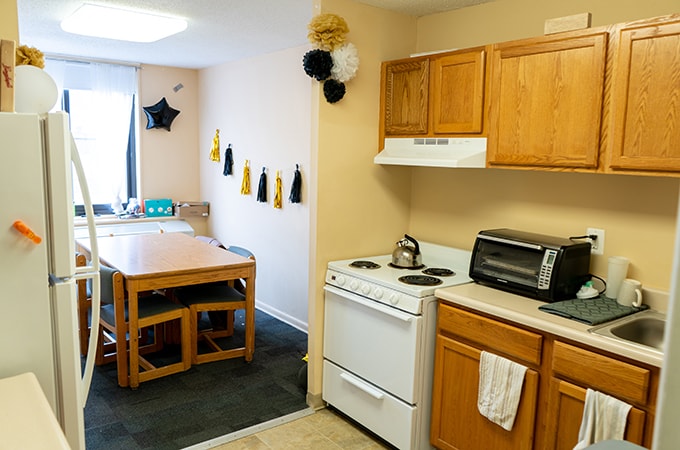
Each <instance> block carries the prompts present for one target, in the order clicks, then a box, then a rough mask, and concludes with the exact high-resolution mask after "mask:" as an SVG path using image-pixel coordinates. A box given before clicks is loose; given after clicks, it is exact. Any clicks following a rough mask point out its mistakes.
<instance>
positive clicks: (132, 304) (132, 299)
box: [128, 283, 139, 389]
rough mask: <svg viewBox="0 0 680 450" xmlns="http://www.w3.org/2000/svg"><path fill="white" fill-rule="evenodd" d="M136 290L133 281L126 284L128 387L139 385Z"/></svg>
mask: <svg viewBox="0 0 680 450" xmlns="http://www.w3.org/2000/svg"><path fill="white" fill-rule="evenodd" d="M137 294H138V292H137V286H135V284H134V283H129V285H128V322H129V324H130V325H129V328H128V334H129V336H130V387H131V388H132V389H137V387H139V336H138V333H137V331H138V329H139V320H138V319H139V318H138V312H139V308H138V302H137V300H138V295H137Z"/></svg>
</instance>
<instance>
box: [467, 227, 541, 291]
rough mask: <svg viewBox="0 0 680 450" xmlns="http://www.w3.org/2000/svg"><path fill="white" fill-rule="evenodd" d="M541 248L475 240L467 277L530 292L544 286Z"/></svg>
mask: <svg viewBox="0 0 680 450" xmlns="http://www.w3.org/2000/svg"><path fill="white" fill-rule="evenodd" d="M544 257H545V248H543V247H540V246H538V245H536V246H520V245H515V244H513V243H504V242H496V241H490V240H484V239H478V240H477V243H476V245H475V252H474V254H473V260H472V266H471V270H470V277H471V278H473V279H476V280H485V281H491V282H494V283H500V284H504V285H507V284H512V285H515V286H517V287H519V286H522V287H525V288H528V289H531V290H534V291H535V290H536V289H539V279H540V281H541V283H540V284H544V282H545V281H546V280H545V276H546V273H545V270H543V274H542V273H541V270H542V268H543V262H544Z"/></svg>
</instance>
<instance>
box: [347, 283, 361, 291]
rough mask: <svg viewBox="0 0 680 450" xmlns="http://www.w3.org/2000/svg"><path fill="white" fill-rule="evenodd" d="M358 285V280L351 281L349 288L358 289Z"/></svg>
mask: <svg viewBox="0 0 680 450" xmlns="http://www.w3.org/2000/svg"><path fill="white" fill-rule="evenodd" d="M358 287H359V282H358V281H357V280H352V281H350V283H349V288H350V289H351V290H353V291H356V290H357V288H358Z"/></svg>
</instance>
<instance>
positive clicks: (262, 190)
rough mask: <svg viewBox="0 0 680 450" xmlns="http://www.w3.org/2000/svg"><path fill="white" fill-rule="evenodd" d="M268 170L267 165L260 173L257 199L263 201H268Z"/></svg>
mask: <svg viewBox="0 0 680 450" xmlns="http://www.w3.org/2000/svg"><path fill="white" fill-rule="evenodd" d="M266 170H267V168H266V167H263V168H262V174H261V175H260V185H259V187H258V188H257V201H258V202H262V203H267V173H266V172H265V171H266Z"/></svg>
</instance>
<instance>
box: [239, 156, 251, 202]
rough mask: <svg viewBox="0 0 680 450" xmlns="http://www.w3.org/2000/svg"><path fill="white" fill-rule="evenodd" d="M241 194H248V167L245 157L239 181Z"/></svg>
mask: <svg viewBox="0 0 680 450" xmlns="http://www.w3.org/2000/svg"><path fill="white" fill-rule="evenodd" d="M241 194H242V195H250V167H249V166H248V160H247V159H246V162H245V164H244V165H243V181H242V182H241Z"/></svg>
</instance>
